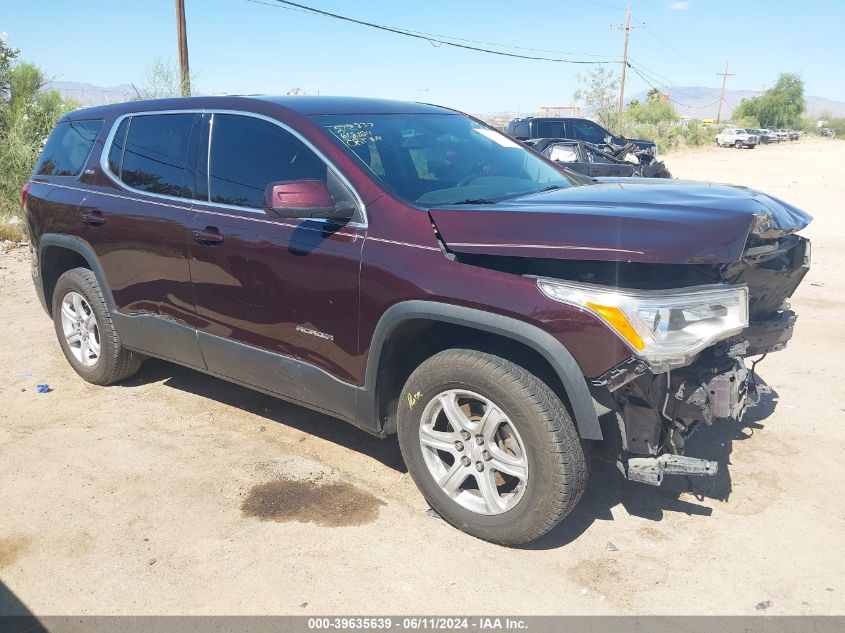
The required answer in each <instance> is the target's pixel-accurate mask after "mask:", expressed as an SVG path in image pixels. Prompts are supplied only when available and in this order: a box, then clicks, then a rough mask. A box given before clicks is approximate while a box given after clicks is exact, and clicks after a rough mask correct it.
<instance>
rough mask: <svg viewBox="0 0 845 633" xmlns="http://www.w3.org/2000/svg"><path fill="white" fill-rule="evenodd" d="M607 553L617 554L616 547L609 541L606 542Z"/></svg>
mask: <svg viewBox="0 0 845 633" xmlns="http://www.w3.org/2000/svg"><path fill="white" fill-rule="evenodd" d="M607 551H608V552H618V551H619V548H618V547H616V546H615V545H614V544H613V543H611V542H610V541H608V542H607Z"/></svg>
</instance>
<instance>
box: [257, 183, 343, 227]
mask: <svg viewBox="0 0 845 633" xmlns="http://www.w3.org/2000/svg"><path fill="white" fill-rule="evenodd" d="M264 211H265V212H266V213H268V214H270V215H275V216H278V217H281V218H326V219H332V220H349V219H351V218H352V216H353V215H354V214H355V205H354V204H350V203H344V202H341V203H338V204H336V203H335V201H334V198H332V194H331V192H330V191H329V188H328V187H327V186H326V183H325V182H323V181H322V180H285V181H280V182H271V183H270V184H268V185H267V187H266V188H265V189H264Z"/></svg>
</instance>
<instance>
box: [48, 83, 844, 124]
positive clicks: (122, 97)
mask: <svg viewBox="0 0 845 633" xmlns="http://www.w3.org/2000/svg"><path fill="white" fill-rule="evenodd" d="M49 87H50V88H53V89H55V90H58V91H59V92H60V93H61V94H62V96H63V97H70V98H72V99H76V100H77V101H79V102H80V103H81V104H82V105H83V106H94V105H103V104H105V103H118V102H123V101H129V100H130V99H132V97H134V96H135V89H134V88H133V87H132V85H131V84H120V85H118V86H112V87H103V86H96V85H94V84H88V83H80V82H76V81H54V82H52V83H51V84H50V86H49ZM646 94H647V92H646V91H643V92H640V93H637V94H635V95H629V96H628V98H629V99H630V98H632V97H635V98H637V99H639V100H640V101H642V100H644V99H645V98H646ZM760 94H762V92H759V91H754V90H726V91H725V105H724V107H723V108H722V118H729V117H730V115H731V113H732V112H733V111H734V108H736V107H737V106H738V105H739V104H740V102H741V101H742V100H743V99H748V98H750V97H756V96H757V95H760ZM669 98H670V99H672V101H673V103H674V105H675V109H676V110H677V111H678V113H679V114H681V115H682V116H689V117H693V118H696V119H704V118H715V116H716V113H717V111H718V108H719V89H718V88H703V87H701V86H676V87H673V88H671V90H670V91H669ZM806 99H807V115H809V116H813V117H821V115H822V114H829V115H831V116H837V117H842V116H845V102H843V101H833V100H832V99H826V98H825V97H816V96H808V97H807V98H806Z"/></svg>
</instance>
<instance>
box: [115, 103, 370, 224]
mask: <svg viewBox="0 0 845 633" xmlns="http://www.w3.org/2000/svg"><path fill="white" fill-rule="evenodd" d="M156 114H211V115H212V117H211V120H210V121H209V125H210V126H211V125H213V121H214V116H213V115H215V114H234V115H238V116H247V117H252V118H254V119H261V120H263V121H267V122H268V123H272V124H273V125H277V126H279V127H280V128H282V129H283V130H285V131H286V132H289V133H290V134H292V135H293V136H294V137H295V138H296V139H298V140H299V141H301V142H302V143H303V144H304V145H305V146H306V147H307V148H308V149H310V150H311V151H312V152H314V153H315V154H316V155H317V157H319V159H320V160H322V161H323V162H324V163H325V164H326V167H328V169H331V170H332V172H333V173H334V174H335V175H336V176H337V177H338V179H339V180H340V181H341V182H342V183H343V184H344V186H346V187H347V188H348V189H349V191H350V192H351V193H352V195H353V197H354V198H355V203H356V205H357V206H358V210H359V211H360V212H361V218H362V221H361V222H355V221H351V222H346V223H345V224H344V226H348V227H353V228H361V229H366V228H367V227H368V226H369V219H368V217H367V207H366V205H365V204H364V201H363V200H362V199H361V196H360V194H359V193H358V191H357V190H356V189H355V187H353V186H352V183H350V182H349V180H348V179H347V178H346V176H345V175H344V174H343V173H342V172H341V171H340V170H339V169H338V168H337V167H335V166H334V164H333V163H332V162H331V161H330V160H329V159H328V158H327V157H326V155H325V154H324V153H323V152H321V151H320V150H319V149H317V147H315V146H314V144H313V143H311V141H309V140H308V139H307V138H305V137H304V136H303V135H302V134H300V133H299V132H298V131H297V130H295V129H293V128H292V127H290V126H289V125H287V124H286V123H282V122H281V121H279V120H278V119H274V118H272V117H269V116H266V115H264V114H258V113H255V112H247V111H246V110H228V109H224V108H188V109H185V110H145V111H142V112H126V113H125V114H121V115H120V116H119V117H117V118H116V119H115V120H114V122H113V123H112V126H111V129H110V130H109V133H108V136H107V137H106V140H105V141H104V143H103V150H102V152H101V153H100V168H101V169H102V170H103V172H104V173H105V174H106V176H108V178H109V179H110V180H111V181H112V182H114V184H116V185H117V186H119V187H121V188H123V189H126V190H127V191H131V192H133V193H135V194H138V195H142V196H152V197H155V198H161V199H163V200H172V201H175V202H181V203H183V204H184V203H185V202H189V203H191V204H192V205H195V204H201V205H208V206H211V207H218V208H221V209H232V210H235V211H245V212H248V213H254V214H263V215H266V214H265V213H264V212H263V211H262V210H261V209H254V208H252V207H241V206H238V205H234V204H223V203H220V202H211V201H210V200H195V199H192V198H183V197H181V196H169V195H167V194H163V193H152V192H150V191H144V190H143V189H136V188H135V187H130V186H129V185H127V184H126V183H125V182H123V181H122V180H121V179H120V178H119V177H117V176H115V174H114V173H113V172H112V171H111V170H110V169H109V165H108V155H109V152H110V151H111V146H112V142H113V141H114V136H115V134H116V133H117V128H118V127H120V124H121V122H123V120H124V119H126V118H127V117H136V116H152V115H156ZM129 127H131V122H130V126H129ZM126 132H127V133H126V138H127V139H128V138H129V130H128V129H127V131H126ZM211 132H212V128H209V135H208V156H207V159H208V162H209V165H208V166H207V168H206V171H207V172H208V173H207V175H208V178H209V180H210V179H211V170H210V169H208V167H210V161H211ZM122 165H123V163H122V161H121V167H122ZM210 184H211V183H210V182H209V185H210ZM208 193H209V195H210V194H211V187H210V186H209V188H208ZM194 210H196V211H202V209H194ZM303 219H307V220H308V221H310V222H326V223H328V222H334V220H329V219H326V218H303Z"/></svg>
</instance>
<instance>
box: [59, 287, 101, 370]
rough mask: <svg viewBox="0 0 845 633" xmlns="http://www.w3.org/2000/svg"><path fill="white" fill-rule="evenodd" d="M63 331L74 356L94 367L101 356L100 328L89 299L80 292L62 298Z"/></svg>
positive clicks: (82, 362) (84, 363) (86, 365)
mask: <svg viewBox="0 0 845 633" xmlns="http://www.w3.org/2000/svg"><path fill="white" fill-rule="evenodd" d="M61 318H62V332H63V333H64V336H65V341H67V344H68V348H70V351H71V353H72V354H73V357H74V358H75V359H76V360H77V361H79V362H80V363H81V364H82V365H83V366H85V367H93V366H94V365H96V364H97V361H98V360H99V358H100V328H99V326H98V324H97V317H96V316H95V315H94V310H93V309H92V308H91V305H90V304H89V303H88V301H87V300H86V299H85V297H83V296H82V295H81V294H79V293H78V292H69V293H67V294H66V295H65V296H64V299H62V309H61Z"/></svg>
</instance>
